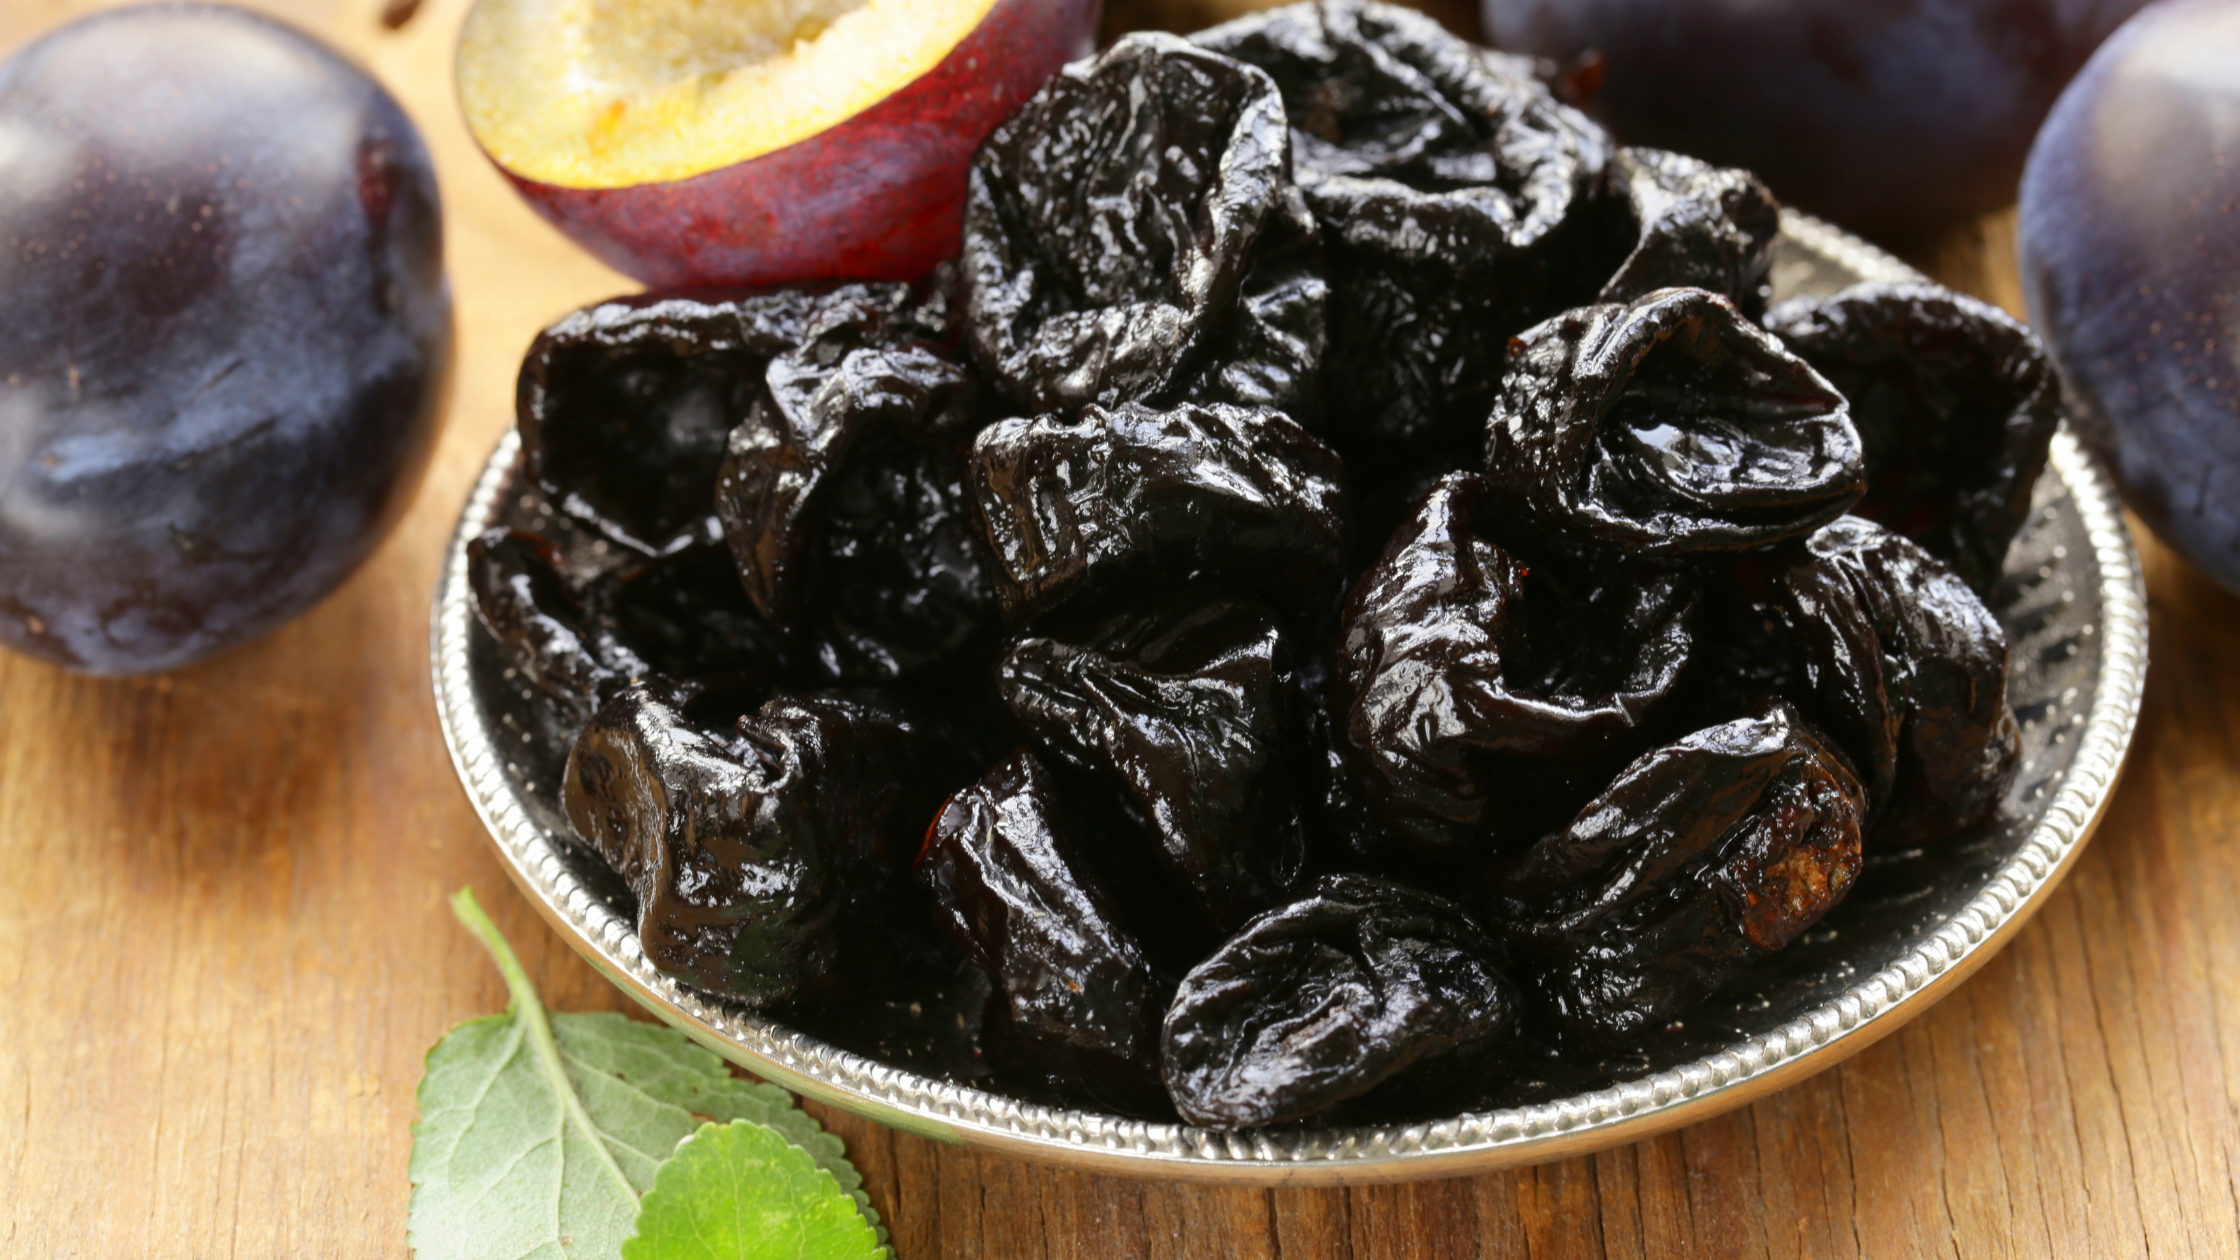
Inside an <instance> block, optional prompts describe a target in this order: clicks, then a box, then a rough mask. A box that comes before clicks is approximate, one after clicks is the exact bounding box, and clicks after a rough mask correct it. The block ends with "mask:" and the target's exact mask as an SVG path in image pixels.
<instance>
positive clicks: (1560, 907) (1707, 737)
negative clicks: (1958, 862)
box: [1506, 705, 1865, 1045]
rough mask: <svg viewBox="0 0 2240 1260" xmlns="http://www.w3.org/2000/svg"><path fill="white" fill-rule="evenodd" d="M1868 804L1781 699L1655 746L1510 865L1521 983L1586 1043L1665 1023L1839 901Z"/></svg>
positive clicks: (1509, 901) (1511, 919)
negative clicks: (1523, 961)
mask: <svg viewBox="0 0 2240 1260" xmlns="http://www.w3.org/2000/svg"><path fill="white" fill-rule="evenodd" d="M1864 810H1865V806H1864V804H1863V803H1862V800H1861V790H1860V787H1859V782H1858V780H1857V779H1856V778H1855V777H1853V775H1852V773H1851V770H1850V768H1849V767H1848V766H1846V765H1845V764H1844V762H1843V759H1842V758H1841V757H1839V756H1836V755H1834V754H1832V753H1831V752H1830V751H1829V750H1828V749H1827V747H1826V746H1825V745H1823V744H1822V743H1821V742H1820V740H1819V739H1818V738H1817V737H1816V736H1815V735H1814V734H1813V733H1812V732H1811V731H1810V730H1809V729H1807V728H1806V727H1805V725H1804V724H1803V722H1802V720H1801V719H1800V718H1798V716H1797V715H1796V712H1795V711H1794V710H1792V709H1790V708H1789V707H1788V706H1787V705H1776V706H1775V707H1773V708H1771V709H1769V710H1768V711H1766V712H1765V713H1764V714H1762V715H1760V716H1757V717H1752V718H1742V719H1739V720H1737V721H1733V722H1727V723H1724V724H1722V725H1719V726H1713V727H1709V728H1707V729H1704V730H1701V731H1697V732H1696V733H1695V734H1693V735H1689V736H1687V737H1685V738H1683V739H1680V740H1678V741H1676V742H1674V743H1671V744H1667V745H1665V746H1664V747H1661V748H1658V749H1657V750H1655V751H1654V752H1651V753H1649V754H1647V755H1646V756H1643V757H1642V758H1641V759H1640V760H1638V761H1636V762H1634V763H1633V765H1631V766H1629V767H1627V768H1626V770H1625V771H1624V773H1622V774H1620V775H1619V776H1618V777H1617V779H1616V781H1614V782H1613V783H1611V784H1610V786H1609V787H1608V788H1607V789H1606V790H1604V791H1603V793H1602V794H1601V795H1600V796H1598V797H1596V798H1595V800H1594V801H1592V802H1591V803H1589V804H1588V805H1587V807H1586V808H1585V809H1584V810H1582V811H1580V813H1579V816H1578V818H1577V819H1576V820H1574V821H1573V822H1572V824H1571V825H1570V827H1568V828H1567V829H1565V830H1563V831H1560V832H1557V833H1555V834H1553V835H1550V836H1548V837H1547V838H1545V839H1543V840H1542V841H1540V842H1539V843H1538V844H1536V845H1534V846H1533V848H1532V849H1531V850H1530V851H1528V852H1527V853H1526V854H1525V856H1524V858H1523V860H1522V861H1520V862H1519V863H1518V864H1517V866H1516V868H1515V869H1514V870H1513V872H1512V873H1511V874H1510V877H1509V881H1508V887H1507V898H1506V914H1507V918H1508V926H1509V928H1510V929H1511V932H1512V935H1513V936H1514V938H1515V939H1516V940H1517V941H1518V942H1519V945H1520V948H1521V949H1522V950H1523V952H1524V954H1525V956H1526V957H1527V958H1529V959H1530V961H1531V964H1532V965H1531V966H1530V967H1529V968H1528V969H1527V970H1526V971H1525V975H1526V976H1527V977H1528V979H1527V983H1528V984H1529V985H1531V986H1532V987H1533V988H1534V989H1535V990H1536V991H1537V993H1538V995H1539V997H1540V999H1541V1001H1542V1003H1543V1004H1544V1005H1545V1006H1546V1008H1547V1010H1548V1013H1549V1014H1550V1015H1551V1016H1552V1017H1553V1019H1554V1020H1555V1022H1556V1024H1557V1026H1558V1027H1559V1028H1560V1029H1561V1030H1562V1031H1563V1032H1564V1033H1565V1034H1566V1035H1567V1036H1570V1037H1574V1038H1577V1039H1579V1040H1581V1041H1582V1042H1584V1043H1586V1044H1589V1045H1596V1044H1601V1045H1609V1044H1613V1043H1617V1042H1620V1041H1622V1040H1623V1039H1626V1038H1629V1037H1636V1036H1639V1035H1641V1034H1643V1033H1647V1032H1651V1031H1654V1030H1657V1029H1661V1028H1664V1027H1666V1026H1667V1025H1669V1024H1671V1023H1673V1022H1674V1021H1676V1020H1679V1019H1681V1018H1683V1017H1684V1016H1686V1015H1687V1014H1688V1012H1689V1011H1690V1010H1691V1009H1692V1008H1694V1007H1695V1006H1696V1005H1697V1004H1698V1003H1699V1002H1701V1001H1702V1000H1703V999H1704V998H1705V997H1707V996H1708V995H1710V994H1711V993H1712V992H1714V991H1716V990H1717V989H1718V988H1719V986H1720V985H1722V984H1724V983H1726V982H1727V981H1729V980H1731V979H1732V978H1733V977H1734V976H1735V975H1737V974H1738V973H1739V972H1741V970H1742V969H1743V968H1745V967H1746V966H1748V964H1749V963H1750V962H1751V961H1752V960H1753V959H1755V958H1757V957H1759V956H1762V955H1764V954H1766V953H1769V952H1771V951H1773V950H1777V949H1780V948H1782V947H1783V946H1785V945H1787V944H1788V943H1789V942H1790V941H1792V940H1794V939H1796V937H1797V936H1798V934H1800V933H1802V932H1803V931H1804V930H1805V929H1806V928H1809V927H1811V926H1812V925H1813V924H1814V923H1817V922H1818V921H1819V920H1820V916H1822V915H1824V914H1826V913H1827V912H1828V911H1829V910H1830V909H1831V908H1833V907H1834V906H1835V905H1836V903H1838V902H1840V901H1841V900H1843V897H1844V895H1845V894H1846V893H1848V892H1849V891H1850V890H1851V884H1852V881H1853V880H1855V879H1856V878H1857V877H1858V873H1859V824H1860V819H1861V816H1862V814H1863V813H1864Z"/></svg>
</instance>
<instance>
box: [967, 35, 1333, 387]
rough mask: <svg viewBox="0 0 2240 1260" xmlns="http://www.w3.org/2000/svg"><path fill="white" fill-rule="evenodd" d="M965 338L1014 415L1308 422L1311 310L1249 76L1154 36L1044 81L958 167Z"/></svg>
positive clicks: (1272, 137)
mask: <svg viewBox="0 0 2240 1260" xmlns="http://www.w3.org/2000/svg"><path fill="white" fill-rule="evenodd" d="M962 275H963V281H964V292H965V324H966V335H967V339H968V341H969V343H970V345H971V347H972V351H973V355H974V358H975V360H976V362H977V363H978V364H979V365H980V367H981V369H982V370H983V371H985V372H986V373H987V374H988V376H989V378H990V379H991V380H993V381H994V382H995V383H996V385H997V386H998V388H999V389H1001V390H1002V392H1003V393H1004V394H1005V395H1006V396H1008V397H1009V398H1010V399H1011V400H1012V401H1013V402H1014V403H1016V404H1017V405H1019V406H1021V407H1023V408H1026V409H1028V410H1030V411H1048V410H1056V409H1060V408H1070V407H1075V406H1079V405H1080V404H1082V403H1091V402H1093V403H1100V404H1103V405H1106V406H1111V405H1113V404H1116V403H1122V402H1144V403H1150V404H1153V405H1166V404H1171V403H1175V402H1180V401H1184V400H1192V399H1195V400H1202V401H1219V402H1230V403H1236V404H1239V405H1245V406H1269V407H1276V408H1279V409H1282V410H1285V411H1291V412H1295V413H1298V414H1300V415H1302V416H1303V417H1304V416H1308V415H1310V414H1311V410H1312V406H1313V400H1314V397H1315V392H1316V384H1315V378H1316V374H1317V372H1318V369H1319V367H1320V364H1321V360H1322V350H1323V339H1324V333H1323V319H1324V313H1323V308H1324V302H1325V293H1324V288H1323V282H1322V258H1321V247H1320V244H1319V240H1318V237H1317V233H1316V230H1315V226H1314V219H1313V217H1312V216H1311V215H1310V214H1309V213H1308V212H1307V208H1306V203H1305V202H1304V201H1303V200H1302V199H1301V198H1300V196H1299V193H1298V190H1297V189H1296V188H1294V187H1293V186H1292V183H1291V177H1290V146H1289V143H1288V137H1287V135H1286V133H1285V128H1284V115H1283V102H1282V100H1281V98H1280V97H1278V95H1277V94H1276V91H1275V88H1274V85H1273V84H1271V83H1269V81H1268V78H1267V76H1266V75H1264V74H1261V73H1260V72H1259V71H1257V70H1254V69H1251V68H1250V67H1247V66H1243V65H1240V64H1238V63H1237V62H1235V61H1232V60H1230V59H1228V58H1226V57H1222V56H1218V55H1216V54H1213V53H1209V52H1207V51H1205V50H1204V49H1201V48H1197V47H1195V46H1193V45H1191V44H1189V43H1187V42H1185V41H1183V40H1180V39H1177V38H1175V37H1173V36H1169V35H1161V34H1155V33H1138V34H1135V35H1130V36H1127V37H1126V38H1124V39H1122V40H1120V42H1118V43H1117V44H1115V45H1113V46H1112V48H1111V49H1109V50H1108V51H1106V52H1105V53H1104V54H1103V55H1102V56H1100V57H1098V58H1096V59H1095V60H1093V61H1085V62H1076V63H1074V64H1073V65H1070V66H1068V67H1066V68H1065V69H1064V70H1062V71H1060V72H1059V73H1058V74H1057V75H1056V76H1055V77H1053V78H1052V79H1051V80H1050V82H1049V83H1048V84H1046V85H1045V86H1044V87H1043V89H1042V90H1041V91H1040V92H1039V93H1037V94H1036V95H1035V96H1034V98H1033V99H1032V100H1030V101H1028V102H1027V103H1026V104H1025V105H1024V106H1022V107H1021V108H1020V110H1019V112H1018V113H1017V114H1015V115H1013V116H1012V118H1011V120H1010V121H1008V122H1006V123H1005V124H1004V125H1003V126H1001V127H999V128H997V129H996V131H995V133H994V134H993V135H991V136H989V137H988V140H987V143H986V144H984V145H982V146H981V149H980V152H979V154H978V156H976V157H975V158H974V159H973V162H972V171H971V177H970V183H969V191H968V192H967V195H966V201H965V228H964V257H963V266H962Z"/></svg>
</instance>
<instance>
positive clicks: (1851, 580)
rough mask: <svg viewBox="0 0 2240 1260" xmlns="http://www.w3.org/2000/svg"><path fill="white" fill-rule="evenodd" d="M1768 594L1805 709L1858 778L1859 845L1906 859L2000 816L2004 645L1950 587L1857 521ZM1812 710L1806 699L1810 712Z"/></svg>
mask: <svg viewBox="0 0 2240 1260" xmlns="http://www.w3.org/2000/svg"><path fill="white" fill-rule="evenodd" d="M1804 550H1805V556H1804V557H1803V558H1802V559H1800V560H1799V561H1798V562H1797V563H1796V564H1795V565H1794V566H1793V567H1791V568H1789V569H1788V570H1787V571H1786V572H1784V573H1783V574H1782V575H1781V576H1780V578H1779V579H1778V581H1777V585H1778V588H1779V602H1780V606H1781V607H1780V611H1781V615H1782V618H1783V620H1784V621H1785V622H1786V624H1787V626H1788V628H1789V630H1790V632H1791V634H1792V635H1793V636H1794V639H1795V643H1796V650H1797V652H1798V653H1799V657H1800V660H1801V663H1802V666H1803V683H1804V686H1805V687H1806V688H1808V689H1809V690H1808V694H1807V695H1799V696H1798V697H1797V700H1798V701H1799V703H1806V704H1809V705H1810V706H1811V711H1812V712H1813V714H1814V715H1815V716H1816V717H1817V718H1818V719H1819V720H1820V722H1821V724H1822V725H1823V727H1824V728H1825V729H1826V730H1827V732H1828V734H1829V735H1830V736H1832V737H1833V738H1834V739H1836V740H1837V741H1838V742H1839V743H1840V744H1841V745H1842V746H1843V747H1844V748H1845V749H1846V750H1847V751H1849V752H1850V754H1851V756H1852V759H1853V761H1854V762H1855V763H1856V764H1857V766H1858V767H1859V771H1860V773H1861V774H1862V775H1863V776H1864V777H1865V778H1866V781H1867V783H1868V786H1869V788H1870V792H1869V800H1870V802H1871V803H1872V805H1873V814H1872V817H1871V825H1870V830H1869V833H1868V834H1869V838H1870V839H1871V840H1872V841H1874V842H1875V843H1876V844H1877V845H1878V846H1881V845H1887V846H1890V847H1893V848H1910V847H1913V846H1915V845H1919V844H1921V843H1924V842H1926V841H1929V840H1933V839H1936V838H1937V837H1939V836H1942V835H1945V834H1948V833H1950V832H1954V831H1958V830H1961V829H1963V828H1967V827H1972V826H1974V825H1976V824H1978V823H1981V822H1982V821H1984V820H1985V819H1986V818H1988V817H1989V816H1990V815H1991V814H1992V813H1993V811H1995V810H1996V809H1997V808H1998V806H1999V800H2000V798H2001V796H2002V795H2003V794H2004V793H2005V791H2006V786H2007V782H2008V780H2009V779H2011V778H2012V777H2013V774H2014V769H2015V765H2016V763H2017V762H2018V760H2019V759H2020V757H2021V755H2022V744H2021V734H2020V731H2019V730H2018V729H2017V727H2016V726H2015V720H2014V712H2013V710H2011V709H2010V708H2008V707H2007V635H2006V631H2005V630H2004V629H2003V628H2002V627H2001V626H2000V625H1999V622H1998V619H1997V618H1995V617H1993V616H1992V615H1991V612H1990V610H1989V609H1986V608H1985V607H1984V606H1983V603H1982V601H1981V600H1979V599H1977V598H1976V596H1975V592H1973V591H1972V590H1970V589H1969V588H1968V585H1967V583H1965V582H1963V581H1961V580H1960V578H1959V576H1958V575H1957V574H1955V573H1953V572H1952V571H1951V570H1949V569H1947V568H1946V567H1945V566H1943V565H1942V564H1939V563H1938V562H1937V561H1936V560H1935V559H1934V558H1933V557H1931V556H1930V555H1929V554H1928V552H1926V551H1925V550H1923V549H1922V548H1921V547H1919V546H1917V545H1915V544H1914V543H1912V542H1911V541H1909V540H1907V539H1905V538H1903V537H1901V536H1899V535H1897V534H1894V533H1891V532H1890V531H1889V530H1886V529H1884V528H1882V527H1881V526H1879V525H1876V524H1874V523H1873V522H1871V521H1866V520H1862V519H1860V518H1858V517H1855V516H1847V517H1843V518H1841V519H1839V520H1837V521H1835V522H1833V523H1832V524H1829V525H1826V526H1823V527H1822V528H1821V529H1820V530H1819V531H1818V532H1816V533H1814V534H1813V535H1812V537H1811V538H1810V539H1808V540H1806V543H1805V548H1804ZM1808 697H1809V698H1808Z"/></svg>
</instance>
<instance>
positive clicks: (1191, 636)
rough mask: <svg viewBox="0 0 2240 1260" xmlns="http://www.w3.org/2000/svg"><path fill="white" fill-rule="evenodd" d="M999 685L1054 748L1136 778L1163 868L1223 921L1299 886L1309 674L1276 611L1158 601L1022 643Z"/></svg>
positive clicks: (1120, 777) (1111, 774) (1116, 775)
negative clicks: (1299, 774) (1298, 775)
mask: <svg viewBox="0 0 2240 1260" xmlns="http://www.w3.org/2000/svg"><path fill="white" fill-rule="evenodd" d="M996 689H997V691H998V692H999V693H1001V695H1002V696H1003V699H1004V702H1005V703H1006V704H1007V705H1009V706H1010V708H1011V712H1012V715H1013V716H1014V717H1016V718H1017V719H1018V720H1019V722H1020V724H1021V725H1023V726H1024V727H1025V728H1026V729H1027V730H1028V732H1029V733H1031V734H1032V735H1033V736H1034V738H1035V739H1036V740H1037V741H1039V742H1040V743H1041V744H1042V746H1043V747H1044V748H1046V749H1048V750H1049V751H1050V752H1051V753H1052V754H1054V755H1056V756H1058V757H1062V758H1064V759H1065V760H1066V761H1068V762H1071V763H1072V764H1074V765H1076V766H1079V767H1081V768H1083V769H1085V770H1088V771H1091V772H1093V773H1096V774H1098V775H1102V776H1107V777H1108V779H1110V780H1117V781H1118V782H1119V783H1120V784H1122V785H1123V786H1124V788H1125V790H1126V793H1127V797H1128V800H1129V804H1130V805H1131V806H1132V810H1131V812H1132V813H1134V814H1136V815H1138V816H1139V818H1140V819H1141V821H1142V823H1143V824H1144V825H1145V826H1146V827H1148V828H1149V830H1150V831H1151V833H1152V837H1153V838H1154V840H1155V841H1156V843H1157V845H1158V849H1159V856H1160V859H1161V861H1162V864H1163V865H1164V866H1165V868H1166V869H1167V871H1168V872H1169V874H1170V875H1171V876H1172V877H1173V879H1174V880H1175V881H1176V882H1177V883H1178V884H1179V885H1180V886H1181V887H1183V888H1185V889H1187V890H1188V891H1189V894H1190V895H1191V897H1192V898H1193V900H1195V901H1196V902H1197V904H1198V905H1199V906H1200V907H1201V909H1202V910H1203V911H1204V913H1205V915H1206V917H1207V919H1208V920H1209V921H1210V922H1211V923H1212V924H1213V925H1214V926H1215V927H1216V928H1218V929H1219V930H1221V931H1224V932H1226V931H1230V930H1233V929H1234V928H1235V927H1236V926H1237V924H1239V923H1242V922H1243V921H1244V920H1245V919H1246V918H1248V917H1250V916H1251V915H1253V914H1254V913H1257V912H1258V911H1260V910H1262V909H1265V908H1266V907H1268V906H1270V905H1273V904H1275V903H1276V902H1277V901H1278V900H1280V899H1281V898H1282V897H1283V895H1284V894H1285V893H1286V892H1287V891H1288V889H1289V885H1290V884H1291V882H1292V881H1293V880H1294V879H1295V878H1296V877H1297V875H1298V872H1299V869H1300V867H1301V865H1302V862H1303V860H1304V858H1303V851H1302V840H1301V833H1300V831H1299V817H1298V804H1297V800H1296V797H1295V795H1294V792H1293V789H1292V785H1291V781H1290V774H1291V771H1292V769H1293V767H1294V766H1295V765H1296V760H1297V758H1298V756H1299V747H1300V744H1299V741H1300V733H1299V730H1298V725H1299V713H1298V704H1299V701H1298V678H1297V674H1296V667H1295V666H1294V664H1293V662H1292V659H1291V653H1290V649H1289V645H1288V644H1287V643H1286V642H1285V636H1284V633H1283V631H1282V630H1281V629H1280V628H1278V626H1277V625H1276V622H1275V620H1274V618H1272V617H1270V616H1269V615H1268V614H1267V612H1266V611H1264V610H1262V609H1260V608H1258V607H1256V606H1254V605H1252V604H1247V603H1239V602H1233V601H1217V602H1212V603H1206V604H1202V605H1196V606H1191V605H1184V606H1182V607H1181V608H1180V609H1179V610H1176V609H1173V608H1152V609H1150V610H1143V611H1131V612H1126V613H1122V614H1119V615H1117V616H1115V617H1112V618H1110V619H1108V620H1106V621H1105V622H1103V623H1102V624H1100V625H1098V626H1097V627H1096V628H1095V629H1094V630H1093V631H1092V632H1091V633H1089V634H1088V635H1087V637H1086V639H1085V641H1083V642H1081V643H1078V644H1075V643H1067V642H1061V641H1059V640H1057V639H1052V638H1026V639H1021V640H1019V641H1018V642H1016V643H1014V644H1012V646H1011V649H1010V650H1009V651H1008V652H1006V653H1005V654H1004V657H1003V660H1002V662H1001V663H1000V664H999V665H998V667H997V674H996Z"/></svg>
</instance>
